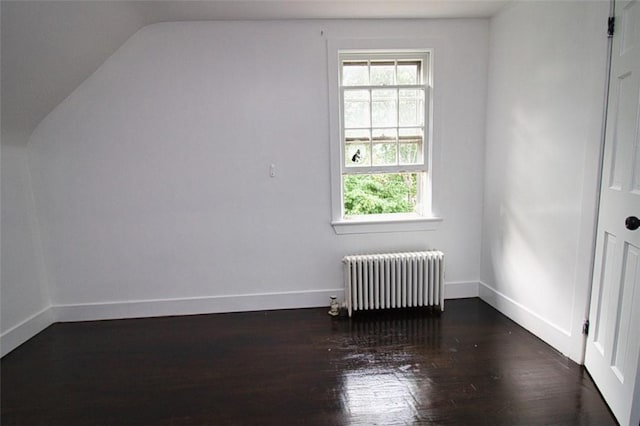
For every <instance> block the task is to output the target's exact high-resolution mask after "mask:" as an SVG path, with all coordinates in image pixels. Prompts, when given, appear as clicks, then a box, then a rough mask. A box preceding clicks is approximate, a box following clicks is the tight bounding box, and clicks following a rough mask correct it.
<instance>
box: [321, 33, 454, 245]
mask: <svg viewBox="0 0 640 426" xmlns="http://www.w3.org/2000/svg"><path fill="white" fill-rule="evenodd" d="M423 43H424V41H423V40H373V39H333V40H332V39H329V40H328V41H327V49H328V67H329V69H328V72H329V79H328V80H329V102H330V107H329V111H330V124H331V126H330V127H331V129H330V131H331V201H332V221H331V224H332V226H333V228H334V230H335V232H336V233H337V234H354V233H371V232H410V231H425V230H434V229H436V228H437V226H438V224H439V223H440V222H441V221H442V219H441V218H439V217H435V216H434V215H433V214H432V204H431V198H432V197H431V174H432V167H431V157H432V155H431V153H432V139H433V132H432V110H433V96H432V90H431V88H432V85H433V56H434V55H433V54H434V51H433V49H432V48H425V47H424V44H423ZM385 56H386V57H388V58H394V59H408V58H411V59H417V56H418V57H419V58H420V59H422V60H423V64H422V69H423V81H422V82H420V84H418V85H415V86H416V88H420V89H422V88H424V90H425V100H424V109H425V119H424V133H423V147H422V153H423V156H424V162H423V164H416V165H393V166H371V167H359V166H358V167H348V166H346V162H345V158H344V157H345V154H344V153H345V149H344V142H343V141H344V138H343V130H344V128H343V123H342V111H341V109H342V105H343V96H342V95H343V88H342V87H341V82H340V79H341V75H340V74H341V72H342V61H343V60H345V59H346V60H351V59H361V60H362V59H372V60H375V59H382V58H384V57H385ZM373 87H374V86H364V88H373ZM377 87H383V86H377ZM392 87H394V88H395V86H392ZM372 172H384V173H400V172H406V173H416V172H417V173H421V174H422V173H423V176H424V178H423V179H419V180H418V185H420V188H419V190H418V197H419V199H418V209H417V211H416V212H414V213H390V214H380V215H362V216H355V217H345V216H344V203H343V200H344V194H343V175H344V174H357V173H372Z"/></svg>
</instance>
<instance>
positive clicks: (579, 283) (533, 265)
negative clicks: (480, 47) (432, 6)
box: [480, 1, 608, 360]
mask: <svg viewBox="0 0 640 426" xmlns="http://www.w3.org/2000/svg"><path fill="white" fill-rule="evenodd" d="M607 16H608V2H604V1H603V2H516V3H514V4H513V5H511V6H510V7H508V8H506V9H504V10H503V11H502V12H501V13H499V14H498V15H497V16H495V17H494V18H492V19H491V25H490V65H489V95H488V106H487V139H486V154H485V155H486V162H485V196H484V219H483V224H482V226H483V244H482V270H481V279H482V282H483V284H482V285H481V287H480V295H481V297H482V298H483V299H485V300H487V301H489V302H491V303H492V304H494V306H496V307H497V308H498V309H500V310H501V311H503V312H505V313H506V314H507V315H508V316H510V317H511V318H513V319H514V320H516V321H518V322H519V323H521V324H522V325H524V326H525V327H527V328H529V329H530V330H531V331H533V332H534V333H535V334H537V335H538V336H540V337H541V338H543V339H544V340H546V341H547V342H549V343H550V344H552V345H553V346H555V347H556V348H557V349H559V350H560V351H562V352H564V353H565V354H567V355H569V356H570V357H571V358H573V359H575V360H580V358H581V356H582V337H581V335H580V330H581V325H582V320H583V319H584V318H585V312H586V307H587V306H586V305H587V303H588V302H587V298H588V291H589V289H590V286H591V282H590V270H591V250H592V244H593V235H594V232H593V231H594V224H595V206H596V200H597V180H598V175H597V173H598V169H599V164H598V162H599V150H600V145H601V144H600V141H601V125H602V113H603V111H602V108H603V104H604V85H605V83H604V82H605V75H606V70H605V65H606V17H607Z"/></svg>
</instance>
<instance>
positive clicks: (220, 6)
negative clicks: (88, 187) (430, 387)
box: [0, 0, 508, 142]
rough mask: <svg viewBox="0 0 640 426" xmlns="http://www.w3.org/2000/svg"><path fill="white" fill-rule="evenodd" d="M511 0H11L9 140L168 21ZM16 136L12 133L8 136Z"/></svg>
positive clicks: (394, 15)
mask: <svg viewBox="0 0 640 426" xmlns="http://www.w3.org/2000/svg"><path fill="white" fill-rule="evenodd" d="M507 1H508V0H408V1H406V0H386V1H384V0H373V1H371V0H338V1H335V0H288V1H272V0H253V1H247V0H231V1H223V0H209V1H189V0H169V1H164V0H151V1H112V0H93V1H86V0H85V1H56V0H48V1H29V0H17V1H5V0H2V1H1V3H0V15H1V26H0V30H1V37H0V38H1V43H2V44H1V50H0V55H1V92H0V97H1V98H0V99H1V102H2V104H1V113H2V115H1V120H2V135H3V139H11V140H14V141H16V140H19V141H21V142H26V140H28V138H29V135H30V134H31V132H32V131H33V130H34V129H35V127H36V126H37V125H38V123H40V121H42V119H43V118H44V117H45V116H46V115H47V114H48V113H49V112H50V111H51V110H52V109H53V108H55V106H56V105H58V104H59V103H60V102H62V100H64V98H66V97H67V96H68V95H69V94H70V93H71V92H72V91H73V90H74V89H75V88H76V87H77V86H78V85H79V84H80V83H82V81H84V80H85V79H86V78H87V77H88V76H89V75H91V73H93V72H94V71H95V70H96V69H97V68H98V67H99V66H100V65H101V64H102V63H103V62H104V61H105V60H106V59H107V58H108V57H109V56H110V55H111V54H112V53H113V52H114V51H115V50H116V49H117V48H118V47H120V46H121V45H122V44H123V43H124V42H125V41H126V40H127V39H128V38H129V37H130V36H131V35H133V34H134V33H135V32H136V31H137V30H139V29H140V28H142V27H144V26H146V25H149V24H152V23H156V22H166V21H193V20H259V19H381V18H389V19H408V18H413V19H415V18H485V17H489V16H491V15H493V14H494V13H495V12H496V11H497V10H499V9H500V8H501V7H503V6H504V5H505V3H507ZM9 135H11V137H10V138H7V136H9Z"/></svg>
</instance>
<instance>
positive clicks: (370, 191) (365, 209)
mask: <svg viewBox="0 0 640 426" xmlns="http://www.w3.org/2000/svg"><path fill="white" fill-rule="evenodd" d="M418 174H419V173H383V174H362V175H345V176H343V191H344V213H345V216H356V215H368V214H382V213H411V212H414V211H416V207H417V198H418Z"/></svg>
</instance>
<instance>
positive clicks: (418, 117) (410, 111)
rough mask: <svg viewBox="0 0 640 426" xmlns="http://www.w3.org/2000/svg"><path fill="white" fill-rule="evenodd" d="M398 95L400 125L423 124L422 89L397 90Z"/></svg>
mask: <svg viewBox="0 0 640 426" xmlns="http://www.w3.org/2000/svg"><path fill="white" fill-rule="evenodd" d="M398 96H399V98H400V102H399V117H398V118H399V122H400V126H422V125H423V124H424V109H423V99H424V91H422V90H399V91H398Z"/></svg>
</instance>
